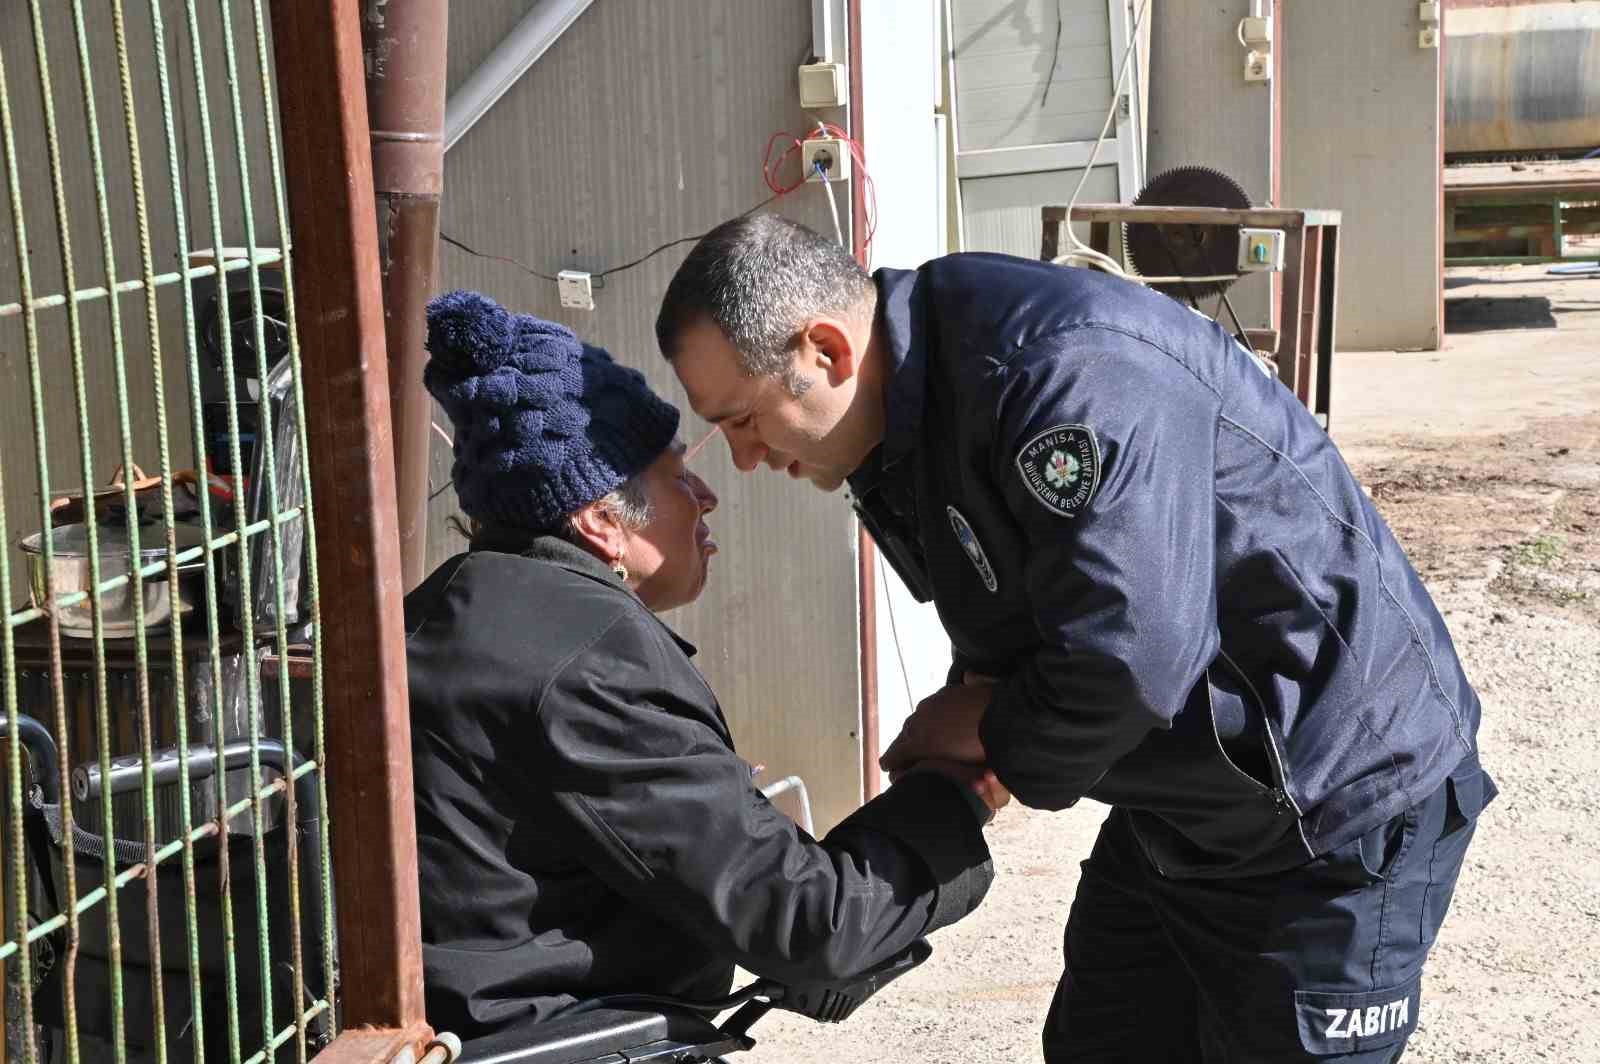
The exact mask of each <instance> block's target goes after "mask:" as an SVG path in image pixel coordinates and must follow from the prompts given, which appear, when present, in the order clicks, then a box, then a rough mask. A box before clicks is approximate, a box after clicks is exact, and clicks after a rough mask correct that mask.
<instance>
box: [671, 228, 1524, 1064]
mask: <svg viewBox="0 0 1600 1064" xmlns="http://www.w3.org/2000/svg"><path fill="white" fill-rule="evenodd" d="M656 329H657V337H658V339H659V341H660V344H661V349H662V351H663V353H664V354H665V355H666V357H667V358H668V359H669V360H670V361H671V363H672V365H673V367H674V369H675V371H676V373H677V375H678V378H679V380H680V381H681V382H682V384H683V386H684V388H685V389H686V390H687V392H688V396H689V400H690V403H691V405H692V406H693V407H694V409H695V411H696V412H697V413H698V414H700V415H701V416H702V417H704V418H706V419H707V420H709V421H711V422H713V423H714V424H716V425H718V426H720V427H721V429H722V430H723V432H724V433H725V434H726V437H727V440H728V444H729V447H730V449H731V451H732V455H733V460H734V463H735V464H736V465H737V466H738V467H739V468H740V469H742V470H745V471H750V470H754V469H756V468H757V467H759V466H761V465H766V466H769V467H771V468H772V469H775V470H781V471H786V472H787V473H788V474H789V475H790V476H791V477H793V478H796V479H805V480H810V481H811V482H812V483H813V484H815V485H816V486H817V487H819V488H822V489H823V490H825V491H832V490H835V489H837V488H839V487H840V486H841V485H845V484H848V488H849V492H850V495H851V497H852V499H853V502H854V505H855V507H856V510H857V512H858V513H859V514H860V515H861V517H862V520H863V521H864V522H865V524H866V525H867V527H868V529H869V531H871V533H872V535H873V536H874V538H875V540H876V541H877V543H878V545H879V547H880V549H881V551H882V553H883V554H884V555H885V556H886V557H887V558H888V559H889V560H890V561H891V563H892V564H893V565H894V566H895V568H896V569H897V571H898V572H899V573H900V575H901V577H902V579H904V580H905V582H906V583H907V585H908V586H909V587H910V589H911V590H912V592H913V593H914V594H916V595H917V596H918V597H919V598H921V599H923V600H927V599H930V598H931V599H932V600H933V601H934V602H935V603H936V605H937V607H938V611H939V616H940V618H941V620H942V622H943V624H944V627H945V629H946V631H947V632H948V634H949V636H950V641H951V644H952V656H953V659H954V664H953V666H952V668H951V671H950V678H949V686H946V687H944V688H943V689H941V690H940V691H938V692H936V693H935V694H933V695H931V696H930V697H928V698H926V699H925V700H923V701H922V702H921V703H920V704H919V705H918V707H917V709H916V712H915V713H914V714H913V716H912V717H911V719H910V720H909V721H908V723H907V725H906V727H905V729H904V731H903V732H902V733H901V735H900V736H899V738H898V739H896V740H895V742H894V743H893V744H892V745H891V746H890V747H889V749H888V750H887V751H886V752H885V753H884V756H883V765H884V767H885V769H887V770H889V771H891V772H899V771H902V770H904V769H905V768H907V767H909V766H911V765H913V764H915V763H917V762H919V761H921V760H924V759H929V758H942V759H955V760H958V761H964V762H969V763H984V764H986V765H987V766H988V767H989V769H990V770H991V771H992V772H993V773H994V774H995V775H997V776H998V778H999V781H1000V783H1001V784H1003V785H1004V786H1005V787H1007V788H1009V789H1010V790H1011V792H1012V793H1013V794H1015V796H1016V797H1017V798H1018V799H1020V800H1021V801H1022V802H1023V803H1024V804H1026V805H1029V806H1033V807H1035V808H1040V809H1063V808H1066V807H1067V806H1070V805H1072V804H1073V803H1075V802H1077V801H1078V800H1079V799H1080V798H1084V797H1088V798H1093V799H1096V800H1098V801H1101V802H1104V803H1106V804H1107V805H1110V806H1111V807H1112V809H1111V812H1110V814H1109V815H1108V816H1107V818H1106V820H1105V823H1104V825H1103V826H1102V828H1101V830H1100V835H1099V839H1098V841H1097V842H1096V844H1095V847H1094V850H1093V852H1092V853H1091V854H1090V856H1089V858H1088V860H1087V861H1086V862H1084V866H1083V876H1082V880H1081V882H1080V885H1079V889H1078V894H1077V897H1076V899H1075V901H1074V903H1073V907H1072V912H1071V915H1070V917H1069V918H1068V921H1067V928H1066V935H1065V970H1064V973H1063V975H1062V978H1061V981H1060V985H1059V988H1058V989H1057V992H1056V996H1055V1001H1054V1003H1053V1004H1052V1006H1051V1010H1050V1015H1049V1018H1048V1020H1047V1022H1046V1026H1045V1031H1044V1049H1045V1057H1046V1059H1047V1060H1049V1061H1051V1062H1056V1061H1109V1060H1127V1061H1140V1062H1144V1061H1168V1060H1204V1061H1208V1062H1212V1061H1228V1062H1243V1061H1251V1062H1254V1061H1273V1062H1281V1061H1289V1060H1318V1061H1326V1060H1339V1061H1351V1062H1378V1061H1392V1060H1395V1059H1397V1058H1398V1056H1399V1054H1400V1052H1401V1051H1402V1050H1403V1048H1404V1045H1405V1041H1406V1039H1407V1038H1408V1037H1409V1035H1410V1034H1411V1032H1412V1031H1413V1030H1414V1029H1415V1027H1416V1023H1417V1018H1418V1007H1419V1005H1420V986H1421V973H1422V967H1423V963H1424V961H1425V959H1426V957H1427V954H1428V951H1429V949H1430V947H1431V946H1432V944H1433V941H1434V937H1435V935H1436V934H1437V932H1438V929H1439V926H1440V924H1441V922H1442V920H1443V918H1444V914H1445V910H1446V908H1447V907H1448V905H1449V901H1450V896H1451V892H1452V890H1453V888H1454V886H1455V881H1456V877H1457V875H1458V873H1459V871H1460V868H1461V864H1462V859H1463V856H1464V854H1465V851H1466V847H1467V844H1468V842H1469V841H1470V839H1471V837H1472V834H1473V830H1474V827H1475V823H1476V820H1477V817H1478V814H1479V811H1480V810H1481V809H1482V808H1483V806H1484V805H1485V804H1487V803H1488V802H1489V800H1490V799H1491V798H1492V797H1493V795H1494V793H1495V788H1494V785H1493V783H1492V782H1491V781H1490V779H1489V777H1488V776H1487V774H1486V773H1485V772H1484V771H1483V769H1482V768H1481V767H1480V765H1479V761H1478V753H1477V742H1476V736H1477V729H1478V720H1479V703H1478V698H1477V696H1476V694H1475V693H1474V692H1473V690H1472V687H1471V686H1470V684H1469V683H1468V681H1467V678H1466V676H1465V675H1464V673H1463V670H1462V666H1461V662H1460V660H1459V659H1458V657H1457V655H1456V652H1455V649H1454V647H1453V646H1452V644H1451V641H1450V636H1449V633H1448V632H1447V631H1446V629H1445V625H1444V621H1443V620H1442V618H1441V617H1440V615H1439V611H1438V610H1437V608H1436V607H1435V606H1434V604H1433V602H1432V600H1431V599H1430V597H1429V595H1428V593H1427V591H1426V590H1425V589H1424V587H1423V586H1422V583H1421V581H1420V580H1419V579H1418V577H1417V574H1416V572H1415V571H1414V570H1413V569H1412V567H1411V565H1410V563H1409V562H1408V561H1407V559H1406V557H1405V554H1404V552H1403V551H1402V550H1401V548H1400V546H1399V544H1398V543H1397V542H1396V541H1395V538H1394V536H1393V534H1392V533H1391V532H1390V530H1389V529H1388V527H1387V526H1386V525H1385V524H1384V522H1383V520H1382V519H1381V518H1380V517H1379V516H1378V514H1377V512H1376V511H1375V510H1374V508H1373V506H1372V504H1371V502H1370V500H1369V499H1368V498H1367V496H1366V494H1365V493H1364V492H1363V491H1362V490H1361V487H1360V486H1359V485H1358V484H1357V482H1356V480H1355V478H1354V476H1352V474H1351V473H1350V470H1349V469H1348V468H1347V467H1346V465H1345V463H1344V461H1343V459H1342V458H1341V457H1340V455H1339V452H1338V450H1337V449H1336V448H1335V447H1334V446H1333V443H1332V442H1331V441H1330V440H1329V439H1328V436H1327V434H1326V433H1325V432H1324V431H1323V430H1322V428H1321V427H1320V426H1319V425H1318V424H1317V423H1316V421H1315V420H1314V419H1313V418H1312V416H1311V415H1310V413H1308V412H1307V411H1306V409H1305V408H1304V407H1303V406H1301V405H1300V404H1299V403H1298V402H1296V400H1295V398H1294V396H1293V395H1291V394H1290V393H1289V392H1288V391H1287V390H1286V389H1285V388H1283V387H1282V386H1281V385H1280V384H1279V383H1278V381H1277V380H1276V379H1275V378H1274V377H1273V376H1271V375H1270V374H1268V373H1267V372H1266V371H1265V369H1264V367H1263V366H1262V365H1261V364H1260V362H1259V361H1258V360H1257V359H1256V358H1255V357H1254V356H1253V355H1251V354H1250V353H1248V352H1246V351H1245V350H1244V349H1243V348H1241V347H1240V346H1239V345H1238V344H1236V343H1235V342H1234V341H1233V340H1232V339H1231V338H1230V337H1229V336H1228V335H1227V334H1226V333H1225V332H1224V331H1223V330H1222V329H1221V328H1220V327H1218V326H1217V325H1216V324H1215V323H1214V322H1211V321H1209V320H1208V319H1205V318H1203V317H1201V316H1200V315H1198V314H1195V313H1193V312H1192V311H1190V310H1188V309H1187V308H1185V307H1183V306H1181V305H1179V304H1178V303H1176V302H1174V301H1173V300H1171V299H1168V298H1167V297H1165V296H1162V295H1160V294H1157V293H1154V292H1151V291H1148V290H1146V289H1143V288H1141V287H1139V286H1137V285H1135V284H1132V283H1129V282H1127V281H1124V280H1119V279H1115V278H1112V277H1109V276H1106V275H1103V274H1098V273H1094V272H1090V271H1087V270H1079V269H1064V268H1060V267H1056V266H1052V265H1048V264H1044V263H1036V262H1030V261H1027V260H1023V259H1017V258H1011V257H1006V256H999V255H984V254H963V255H951V256H948V257H945V258H941V259H937V260H934V261H933V262H930V263H928V264H927V265H925V266H923V267H922V268H921V269H918V270H914V271H905V270H889V269H885V270H879V271H877V273H876V274H874V275H872V276H868V275H867V274H866V273H865V272H864V271H862V270H861V268H860V267H859V266H858V265H857V263H856V262H855V260H854V259H852V258H851V257H850V256H849V255H848V254H847V253H845V252H844V251H843V250H842V249H841V248H839V247H838V246H837V245H835V244H834V243H832V242H830V241H828V240H827V239H825V238H823V237H821V236H820V235H818V234H817V233H814V232H812V231H811V230H809V229H806V228H805V227H803V226H800V225H797V224H795V223H793V222H789V221H787V220H785V219H782V218H779V217H776V216H770V215H753V216H747V217H744V218H740V219H736V220H734V221H731V222H728V223H726V224H724V225H722V226H720V227H719V228H718V229H716V230H715V231H713V232H712V233H710V234H709V235H707V236H706V237H705V238H704V239H703V240H702V241H701V242H700V243H699V244H698V245H697V246H696V247H695V249H694V250H693V251H692V252H691V253H690V255H689V257H688V258H687V259H686V260H685V262H684V263H683V265H682V267H681V268H680V269H679V270H678V272H677V274H676V276H675V277H674V278H673V281H672V283H671V285H670V287H669V288H668V290H667V294H666V297H665V299H664V302H663V306H662V309H661V313H660V316H659V318H658V320H657V325H656Z"/></svg>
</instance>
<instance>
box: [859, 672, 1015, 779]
mask: <svg viewBox="0 0 1600 1064" xmlns="http://www.w3.org/2000/svg"><path fill="white" fill-rule="evenodd" d="M993 696H994V688H993V686H992V685H990V684H977V683H972V684H952V685H951V686H949V687H945V688H941V689H940V690H938V691H936V692H934V693H933V694H931V695H929V696H928V697H927V698H924V699H923V700H922V701H921V702H920V703H918V705H917V710H916V712H915V713H913V714H911V716H910V718H909V719H908V720H907V721H906V725H905V727H904V728H903V729H901V732H900V735H899V737H898V738H896V739H895V741H894V742H892V743H890V744H889V749H887V750H885V751H884V752H883V756H882V757H881V758H879V759H878V764H879V766H880V767H882V768H883V770H884V771H885V772H889V773H895V772H899V771H901V770H904V769H908V768H910V767H911V766H913V765H915V764H916V763H917V762H919V761H954V762H958V763H964V764H968V765H974V766H979V765H982V764H983V762H984V761H985V760H986V758H985V757H984V753H983V743H981V742H979V740H978V722H979V721H981V720H983V713H984V710H986V709H988V708H989V700H990V699H991V698H992V697H993Z"/></svg>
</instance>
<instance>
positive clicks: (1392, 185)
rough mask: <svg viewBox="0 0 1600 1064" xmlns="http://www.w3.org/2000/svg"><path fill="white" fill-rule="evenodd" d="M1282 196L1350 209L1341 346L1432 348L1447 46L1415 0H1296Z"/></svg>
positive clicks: (1436, 338)
mask: <svg viewBox="0 0 1600 1064" xmlns="http://www.w3.org/2000/svg"><path fill="white" fill-rule="evenodd" d="M1286 7H1287V10H1286V12H1285V15H1284V20H1283V21H1284V27H1283V32H1284V33H1285V34H1286V40H1285V43H1284V46H1285V47H1286V48H1287V57H1286V61H1287V64H1288V71H1289V75H1288V76H1287V79H1286V81H1285V84H1284V102H1283V108H1284V122H1283V138H1284V146H1283V157H1284V176H1283V195H1284V202H1285V203H1286V204H1289V205H1291V206H1294V207H1307V208H1309V207H1327V208H1332V209H1342V210H1343V212H1344V220H1343V226H1342V230H1341V235H1340V241H1341V246H1340V249H1339V251H1340V256H1341V258H1342V264H1341V270H1340V275H1339V306H1338V314H1339V346H1340V347H1341V348H1345V349H1350V350H1357V351H1361V350H1381V349H1407V350H1417V349H1432V348H1436V347H1438V345H1439V343H1440V339H1441V332H1442V320H1441V319H1442V310H1441V307H1442V303H1441V296H1442V291H1441V287H1440V286H1441V284H1442V263H1441V258H1440V257H1441V255H1442V250H1441V249H1442V243H1441V236H1442V234H1441V226H1440V213H1439V212H1440V195H1441V193H1440V163H1441V158H1442V157H1441V152H1440V148H1441V142H1440V137H1441V129H1440V103H1439V51H1438V50H1437V49H1423V48H1418V47H1417V33H1418V31H1419V30H1420V29H1421V25H1420V23H1419V22H1417V20H1416V7H1415V5H1413V6H1411V7H1410V8H1407V9H1405V10H1404V11H1399V10H1398V9H1397V8H1396V7H1395V6H1394V4H1392V3H1389V2H1387V0H1348V2H1346V3H1342V4H1339V5H1336V6H1334V5H1328V4H1324V3H1319V2H1317V0H1292V2H1290V3H1288V4H1287V5H1286Z"/></svg>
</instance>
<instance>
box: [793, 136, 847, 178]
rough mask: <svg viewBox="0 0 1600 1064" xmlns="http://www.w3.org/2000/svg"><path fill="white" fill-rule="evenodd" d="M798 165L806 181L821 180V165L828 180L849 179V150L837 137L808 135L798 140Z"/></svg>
mask: <svg viewBox="0 0 1600 1064" xmlns="http://www.w3.org/2000/svg"><path fill="white" fill-rule="evenodd" d="M800 166H801V168H802V169H804V170H805V174H806V180H807V181H821V180H822V177H821V176H820V175H819V174H818V173H817V167H818V166H821V167H822V171H823V173H825V174H827V175H828V176H827V180H829V181H848V180H849V179H850V150H849V149H848V148H846V147H845V143H844V141H842V140H840V139H839V138H838V137H809V138H807V139H806V140H802V141H801V142H800Z"/></svg>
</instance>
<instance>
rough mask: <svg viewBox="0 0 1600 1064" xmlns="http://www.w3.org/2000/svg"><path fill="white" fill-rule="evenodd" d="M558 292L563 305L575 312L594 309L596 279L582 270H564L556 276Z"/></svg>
mask: <svg viewBox="0 0 1600 1064" xmlns="http://www.w3.org/2000/svg"><path fill="white" fill-rule="evenodd" d="M556 290H557V291H558V292H559V293H560V294H561V305H562V306H564V307H572V308H573V309H575V310H593V309H594V278H593V277H592V276H591V275H589V274H587V273H584V272H583V271H582V270H562V271H561V272H560V273H558V274H556Z"/></svg>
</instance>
